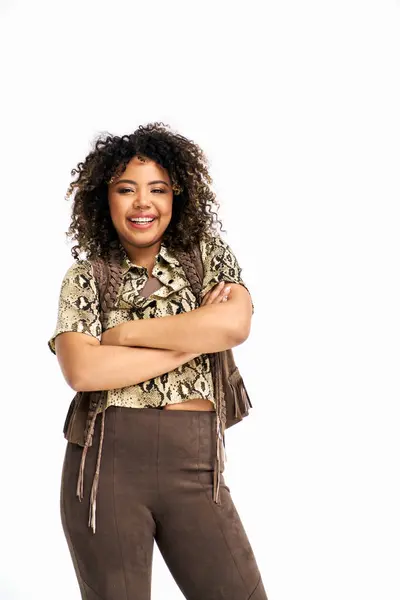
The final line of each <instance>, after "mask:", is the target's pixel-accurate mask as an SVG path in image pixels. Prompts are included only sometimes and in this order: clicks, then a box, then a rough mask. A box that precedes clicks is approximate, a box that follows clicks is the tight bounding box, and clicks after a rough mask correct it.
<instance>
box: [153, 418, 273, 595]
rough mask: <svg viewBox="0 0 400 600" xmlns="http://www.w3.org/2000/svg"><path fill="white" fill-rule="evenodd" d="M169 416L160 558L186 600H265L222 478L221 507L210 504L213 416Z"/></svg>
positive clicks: (163, 450)
mask: <svg viewBox="0 0 400 600" xmlns="http://www.w3.org/2000/svg"><path fill="white" fill-rule="evenodd" d="M171 412H172V411H171ZM171 412H170V418H169V419H167V418H166V417H165V418H164V419H162V425H163V426H162V427H161V428H160V453H159V487H160V496H159V504H158V507H157V511H156V520H157V530H156V537H155V540H156V543H157V545H158V548H159V550H160V553H161V554H162V556H163V558H164V560H165V562H166V564H167V566H168V568H169V570H170V572H171V574H172V576H173V577H174V579H175V581H176V583H177V584H178V586H179V588H180V589H181V591H182V593H183V594H184V596H185V598H187V599H188V600H204V599H205V598H206V599H207V600H248V599H249V598H252V600H267V596H266V593H265V590H264V587H263V583H262V581H261V576H260V572H259V569H258V565H257V562H256V559H255V556H254V553H253V550H252V548H251V545H250V542H249V539H248V536H247V534H246V531H245V529H244V526H243V524H242V521H241V519H240V516H239V514H238V512H237V510H236V507H235V504H234V502H233V499H232V497H231V493H230V490H229V488H228V487H227V485H226V483H225V479H224V476H223V475H221V486H220V500H221V503H220V504H215V502H214V501H213V497H212V490H213V463H214V454H213V450H214V442H215V435H214V430H213V425H214V417H212V416H206V414H207V413H203V416H200V415H199V418H198V420H197V421H196V420H195V417H194V416H189V413H188V416H187V417H184V416H181V415H182V413H180V414H179V415H177V413H178V411H176V412H175V415H177V418H175V415H171Z"/></svg>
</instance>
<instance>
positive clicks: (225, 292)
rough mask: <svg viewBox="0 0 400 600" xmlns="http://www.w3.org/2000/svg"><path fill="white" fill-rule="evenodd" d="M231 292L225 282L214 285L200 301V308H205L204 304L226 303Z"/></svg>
mask: <svg viewBox="0 0 400 600" xmlns="http://www.w3.org/2000/svg"><path fill="white" fill-rule="evenodd" d="M230 291H231V288H230V285H229V284H225V282H223V281H220V283H218V284H217V285H215V286H214V287H213V288H211V290H210V291H209V292H207V294H206V295H205V296H204V298H203V300H202V301H201V305H200V306H205V305H206V304H219V303H220V302H226V301H227V300H228V296H229V292H230Z"/></svg>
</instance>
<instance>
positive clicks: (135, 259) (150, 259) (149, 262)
mask: <svg viewBox="0 0 400 600" xmlns="http://www.w3.org/2000/svg"><path fill="white" fill-rule="evenodd" d="M122 245H123V246H124V248H125V252H126V253H127V255H128V258H129V260H130V261H131V262H132V263H133V264H134V265H137V266H138V267H146V268H147V270H148V272H149V275H150V274H151V272H152V270H153V267H154V264H155V258H156V256H157V254H158V253H159V251H160V248H161V241H157V242H155V243H153V244H151V245H149V246H141V247H140V246H133V245H128V244H122Z"/></svg>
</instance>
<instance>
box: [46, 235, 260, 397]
mask: <svg viewBox="0 0 400 600" xmlns="http://www.w3.org/2000/svg"><path fill="white" fill-rule="evenodd" d="M120 249H121V252H122V270H123V279H122V284H121V289H120V291H119V294H118V298H117V303H116V308H115V309H113V310H111V311H109V312H107V313H106V314H105V315H103V321H101V314H100V305H99V296H98V289H97V286H96V282H95V279H94V275H93V270H92V266H91V263H90V262H89V261H88V260H82V259H80V260H76V261H75V262H74V263H73V264H72V265H71V266H70V267H69V269H68V270H67V272H66V273H65V275H64V278H63V280H62V283H61V290H60V295H59V304H58V316H57V323H56V328H55V331H54V333H53V335H52V337H51V338H50V340H49V341H48V346H49V348H50V350H51V351H52V353H53V354H55V353H56V352H55V343H54V341H55V338H56V337H57V335H59V334H60V333H63V332H66V331H76V332H80V333H85V334H87V335H92V336H94V337H95V338H96V339H98V340H99V341H100V340H101V334H102V331H105V330H107V329H109V328H111V327H115V326H116V325H119V324H120V323H123V322H126V321H129V320H135V319H151V318H157V317H163V316H167V315H176V314H179V313H182V312H187V311H190V310H194V309H195V308H198V303H197V301H196V298H195V296H194V294H193V292H192V289H191V286H190V284H189V282H188V280H187V279H186V276H185V273H184V270H183V268H182V267H181V265H180V263H179V261H178V260H177V259H176V257H175V256H174V254H173V252H172V251H171V250H169V249H168V248H167V247H166V245H165V244H164V243H163V242H161V247H160V251H159V253H158V254H157V256H156V261H155V266H154V268H153V271H152V277H155V278H157V279H158V281H159V282H160V284H161V286H160V287H159V288H158V289H155V291H153V292H152V293H151V294H150V295H148V296H147V297H146V296H145V295H142V293H141V292H142V291H143V288H144V287H145V286H146V283H147V284H148V283H149V277H148V274H147V270H146V268H145V267H142V266H138V265H135V264H133V263H132V262H131V261H130V259H129V257H128V256H127V254H126V252H125V250H124V248H123V247H122V245H120ZM200 249H201V254H202V259H203V265H204V279H203V287H202V292H201V296H202V297H204V295H205V294H206V293H207V292H208V291H209V290H210V289H211V288H212V287H213V286H215V285H216V284H217V283H218V282H219V281H222V280H223V281H225V282H231V283H239V284H241V285H243V286H244V287H246V289H247V290H248V288H247V286H246V285H245V283H244V281H243V279H242V276H241V272H242V270H241V268H240V266H239V263H238V261H237V259H236V257H235V255H234V253H233V251H232V249H231V248H230V246H229V245H228V243H227V242H226V241H225V240H224V239H223V238H222V237H220V236H214V237H213V238H212V239H211V240H210V239H206V240H204V239H203V240H201V242H200ZM151 281H152V280H150V282H151ZM156 283H158V282H156ZM158 285H159V284H158ZM146 287H147V288H149V285H147V286H146ZM150 289H154V286H153V287H150ZM248 291H249V290H248ZM252 306H253V313H254V305H253V303H252ZM194 398H204V399H208V400H211V401H212V402H214V390H213V381H212V374H211V368H210V360H209V357H208V354H202V355H200V356H198V357H196V358H195V359H193V360H191V361H189V362H187V363H185V364H183V365H181V366H180V367H178V368H177V369H174V370H172V371H169V372H168V373H165V374H163V375H160V376H158V377H154V378H152V379H149V380H148V381H144V382H142V383H138V384H135V385H131V386H127V387H124V388H119V389H113V390H108V391H107V398H106V404H105V408H107V407H108V406H111V405H114V406H125V407H132V408H157V407H161V406H164V405H166V404H174V403H179V402H184V401H186V400H190V399H194ZM214 404H215V403H214ZM102 408H104V407H102Z"/></svg>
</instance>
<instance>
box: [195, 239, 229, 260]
mask: <svg viewBox="0 0 400 600" xmlns="http://www.w3.org/2000/svg"><path fill="white" fill-rule="evenodd" d="M199 245H200V250H201V255H202V258H203V260H206V259H207V258H209V257H210V256H213V255H215V254H223V253H225V252H231V248H230V246H229V244H228V242H227V241H226V240H224V239H223V238H222V237H221V235H220V234H214V235H212V234H209V235H207V236H206V235H203V236H202V237H201V239H200V244H199Z"/></svg>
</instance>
